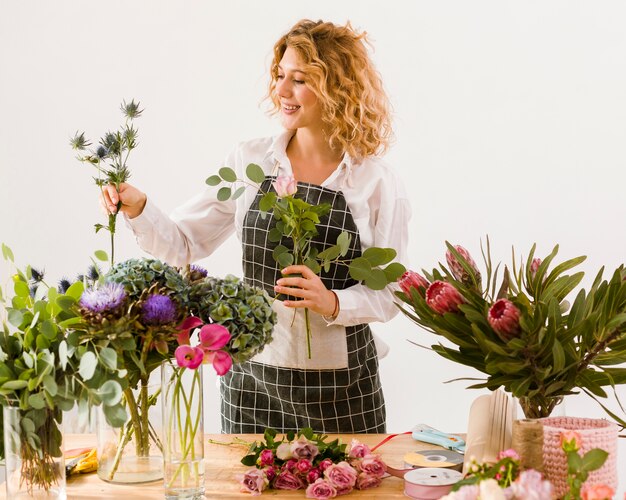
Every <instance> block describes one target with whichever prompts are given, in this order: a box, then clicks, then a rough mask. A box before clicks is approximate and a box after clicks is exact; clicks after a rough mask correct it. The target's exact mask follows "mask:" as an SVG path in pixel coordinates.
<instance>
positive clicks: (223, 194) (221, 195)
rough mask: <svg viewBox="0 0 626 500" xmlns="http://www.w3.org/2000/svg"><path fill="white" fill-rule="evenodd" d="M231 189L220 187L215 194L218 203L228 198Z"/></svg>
mask: <svg viewBox="0 0 626 500" xmlns="http://www.w3.org/2000/svg"><path fill="white" fill-rule="evenodd" d="M230 195H231V189H230V188H229V187H222V188H220V189H219V191H218V192H217V199H218V201H226V200H228V199H229V198H230Z"/></svg>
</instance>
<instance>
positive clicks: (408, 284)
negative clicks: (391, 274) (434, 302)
mask: <svg viewBox="0 0 626 500" xmlns="http://www.w3.org/2000/svg"><path fill="white" fill-rule="evenodd" d="M398 285H400V288H401V289H402V291H403V292H404V293H405V294H406V295H407V296H408V297H409V298H410V297H411V289H412V288H415V290H417V291H418V292H419V293H420V294H421V295H422V297H423V296H424V293H425V291H426V289H427V288H428V285H429V283H428V281H427V280H426V278H424V277H423V276H421V275H419V274H417V273H416V272H414V271H407V272H405V273H404V274H403V275H402V277H401V278H400V279H398Z"/></svg>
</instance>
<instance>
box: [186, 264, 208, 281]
mask: <svg viewBox="0 0 626 500" xmlns="http://www.w3.org/2000/svg"><path fill="white" fill-rule="evenodd" d="M208 275H209V272H208V271H207V270H206V269H205V268H204V267H202V266H199V265H197V264H192V265H191V266H190V267H189V279H190V280H191V281H198V280H201V279H202V278H206V277H207V276H208Z"/></svg>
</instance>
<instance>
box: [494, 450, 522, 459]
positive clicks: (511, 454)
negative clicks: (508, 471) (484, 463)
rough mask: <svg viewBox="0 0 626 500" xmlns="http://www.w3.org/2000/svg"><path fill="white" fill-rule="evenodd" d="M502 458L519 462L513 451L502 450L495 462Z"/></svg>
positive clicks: (517, 455)
mask: <svg viewBox="0 0 626 500" xmlns="http://www.w3.org/2000/svg"><path fill="white" fill-rule="evenodd" d="M503 458H512V459H513V460H519V454H518V453H517V452H516V451H515V450H514V449H513V448H509V449H508V450H503V451H501V452H500V453H498V456H497V457H496V460H502V459H503Z"/></svg>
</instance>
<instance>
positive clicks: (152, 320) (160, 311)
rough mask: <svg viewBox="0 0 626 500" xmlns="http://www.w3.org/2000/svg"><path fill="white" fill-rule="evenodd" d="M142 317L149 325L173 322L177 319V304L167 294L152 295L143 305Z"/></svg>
mask: <svg viewBox="0 0 626 500" xmlns="http://www.w3.org/2000/svg"><path fill="white" fill-rule="evenodd" d="M141 318H142V319H143V321H144V322H145V323H146V324H148V325H164V324H167V323H171V322H172V321H174V320H175V319H176V305H175V304H174V301H173V300H172V299H171V298H170V297H169V296H167V295H159V294H154V295H150V296H148V298H147V299H146V300H145V301H144V302H143V304H142V306H141Z"/></svg>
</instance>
